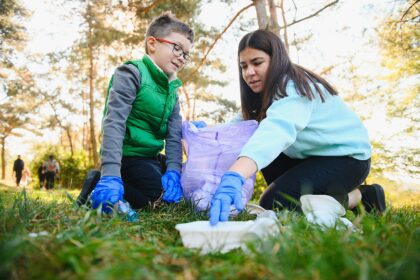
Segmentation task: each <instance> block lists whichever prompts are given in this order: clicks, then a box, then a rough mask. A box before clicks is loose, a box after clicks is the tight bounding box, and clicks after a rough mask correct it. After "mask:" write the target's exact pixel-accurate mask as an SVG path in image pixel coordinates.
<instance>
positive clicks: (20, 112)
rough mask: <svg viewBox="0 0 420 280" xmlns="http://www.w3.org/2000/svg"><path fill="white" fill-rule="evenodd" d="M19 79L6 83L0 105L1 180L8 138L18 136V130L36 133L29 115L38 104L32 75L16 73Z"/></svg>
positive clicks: (4, 173) (3, 172) (4, 168)
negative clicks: (4, 94)
mask: <svg viewBox="0 0 420 280" xmlns="http://www.w3.org/2000/svg"><path fill="white" fill-rule="evenodd" d="M18 74H19V77H17V78H14V79H11V80H9V81H8V83H7V89H6V97H5V98H4V100H2V102H1V103H0V105H1V106H0V142H1V143H0V144H1V160H2V166H1V167H2V175H1V176H2V179H4V178H5V176H6V159H5V151H6V140H7V138H8V137H10V136H20V135H21V134H20V133H19V132H18V131H16V130H17V129H18V128H20V129H26V130H29V131H32V132H35V133H37V131H36V129H33V127H32V124H33V123H32V118H31V115H32V114H33V113H34V112H36V110H37V108H38V106H39V102H38V101H37V94H36V91H35V90H34V81H33V79H32V75H31V74H30V73H28V72H27V71H26V70H20V71H19V72H18Z"/></svg>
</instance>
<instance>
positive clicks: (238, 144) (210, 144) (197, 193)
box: [181, 120, 258, 211]
mask: <svg viewBox="0 0 420 280" xmlns="http://www.w3.org/2000/svg"><path fill="white" fill-rule="evenodd" d="M257 127H258V122H257V121H254V120H250V121H242V122H237V123H227V124H220V125H216V126H211V127H205V128H200V129H198V128H196V127H195V126H194V125H193V124H192V123H190V122H187V121H185V122H184V123H183V124H182V138H183V140H184V145H185V147H186V151H187V157H188V159H187V161H186V163H184V164H183V167H182V175H181V184H182V188H183V191H184V196H185V198H186V199H188V200H191V201H192V202H193V204H194V205H195V207H196V209H197V210H200V211H202V210H207V209H208V208H209V207H210V202H211V199H212V197H213V195H214V192H215V191H216V188H217V186H218V185H219V183H220V179H221V177H222V176H223V174H224V173H225V172H226V171H227V170H228V169H229V167H230V166H231V165H232V164H233V163H234V162H235V160H236V159H237V158H238V155H239V153H240V152H241V149H242V147H243V146H244V145H245V143H246V142H247V141H248V139H249V138H250V137H251V136H252V134H253V133H254V131H255V130H256V129H257ZM254 182H255V176H252V177H250V178H248V179H247V180H246V182H245V184H244V186H243V188H242V202H243V205H246V204H247V203H248V201H249V200H250V199H251V196H252V193H253V191H254Z"/></svg>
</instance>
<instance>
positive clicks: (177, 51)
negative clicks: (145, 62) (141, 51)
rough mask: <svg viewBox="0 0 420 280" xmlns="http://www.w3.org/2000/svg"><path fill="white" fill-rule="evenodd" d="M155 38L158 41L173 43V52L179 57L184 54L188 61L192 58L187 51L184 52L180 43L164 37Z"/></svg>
mask: <svg viewBox="0 0 420 280" xmlns="http://www.w3.org/2000/svg"><path fill="white" fill-rule="evenodd" d="M155 39H156V41H158V42H161V43H167V44H171V45H172V53H173V54H174V55H176V56H178V57H179V56H181V55H182V57H183V58H184V60H185V61H186V62H187V61H189V60H190V59H191V57H190V55H189V54H187V53H186V52H184V51H183V50H182V48H181V46H180V45H178V44H176V43H174V42H171V41H168V40H166V39H162V38H155Z"/></svg>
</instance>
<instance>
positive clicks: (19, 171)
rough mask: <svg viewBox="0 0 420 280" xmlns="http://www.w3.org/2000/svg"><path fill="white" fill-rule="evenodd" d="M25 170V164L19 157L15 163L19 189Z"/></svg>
mask: <svg viewBox="0 0 420 280" xmlns="http://www.w3.org/2000/svg"><path fill="white" fill-rule="evenodd" d="M24 168H25V163H24V162H23V160H22V159H21V158H20V155H18V157H17V159H16V160H15V162H14V163H13V174H14V175H15V176H16V186H18V187H19V184H20V180H21V179H22V171H23V169H24Z"/></svg>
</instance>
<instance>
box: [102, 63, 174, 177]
mask: <svg viewBox="0 0 420 280" xmlns="http://www.w3.org/2000/svg"><path fill="white" fill-rule="evenodd" d="M140 86H141V75H140V72H139V70H138V69H137V68H136V67H135V66H134V65H131V64H124V65H122V66H120V67H118V68H117V69H116V70H115V73H114V80H113V83H112V87H111V89H110V91H109V96H108V104H107V109H106V114H105V116H104V119H103V121H102V147H101V164H102V166H101V173H102V176H119V177H121V159H122V146H123V139H124V135H125V130H126V125H125V124H126V121H127V118H128V115H129V114H130V112H131V108H132V104H133V102H134V100H135V98H136V95H137V92H138V90H139V89H140ZM181 123H182V118H181V115H180V109H179V99H178V95H177V96H176V103H175V106H174V109H173V111H172V114H171V116H170V117H169V119H168V132H167V135H166V140H165V152H166V157H167V159H166V164H167V169H168V170H176V171H178V172H180V171H181V163H182V145H181V138H182V132H181Z"/></svg>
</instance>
